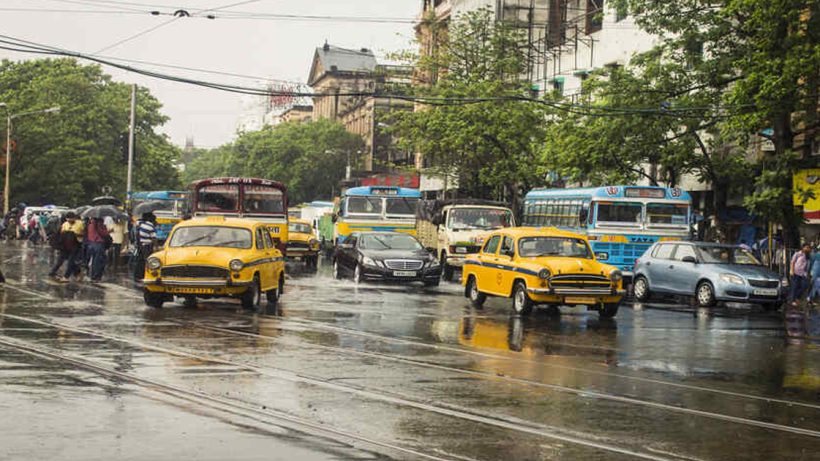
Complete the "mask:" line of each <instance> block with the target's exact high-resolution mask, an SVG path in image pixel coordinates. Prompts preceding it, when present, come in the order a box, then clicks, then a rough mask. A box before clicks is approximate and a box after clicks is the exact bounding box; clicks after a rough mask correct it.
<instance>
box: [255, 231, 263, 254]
mask: <svg viewBox="0 0 820 461" xmlns="http://www.w3.org/2000/svg"><path fill="white" fill-rule="evenodd" d="M256 249H257V250H264V249H265V237H262V228H261V227H259V228H257V229H256Z"/></svg>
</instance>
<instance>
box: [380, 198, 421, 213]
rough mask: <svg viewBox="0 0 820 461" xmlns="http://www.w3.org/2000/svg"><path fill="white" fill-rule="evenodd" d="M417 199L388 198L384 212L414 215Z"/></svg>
mask: <svg viewBox="0 0 820 461" xmlns="http://www.w3.org/2000/svg"><path fill="white" fill-rule="evenodd" d="M418 203H419V199H417V198H408V197H395V198H388V199H387V204H386V206H385V209H386V211H385V214H388V215H415V214H416V207H417V206H418Z"/></svg>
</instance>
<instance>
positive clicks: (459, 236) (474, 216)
mask: <svg viewBox="0 0 820 461" xmlns="http://www.w3.org/2000/svg"><path fill="white" fill-rule="evenodd" d="M464 202H466V203H464ZM512 226H515V220H514V218H513V213H512V210H510V209H509V208H507V207H504V206H500V205H498V204H495V203H494V202H480V201H476V200H465V201H461V202H460V201H457V200H455V201H453V200H451V201H440V200H435V201H425V202H423V203H422V204H420V205H419V212H418V216H417V219H416V231H417V235H418V237H419V240H420V241H421V242H422V244H424V246H425V247H430V248H435V249H436V253H437V254H438V258H439V262H440V263H441V267H442V276H443V278H444V280H447V281H449V280H452V279H453V274H454V272H455V270H456V269H459V268H461V267H462V266H464V258H465V257H466V256H467V255H469V254H474V253H477V252H478V251H479V250H480V249H481V245H482V244H483V242H484V238H485V236H486V235H487V234H488V233H490V232H492V231H494V230H498V229H501V228H505V227H512Z"/></svg>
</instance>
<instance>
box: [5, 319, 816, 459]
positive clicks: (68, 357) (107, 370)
mask: <svg viewBox="0 0 820 461" xmlns="http://www.w3.org/2000/svg"><path fill="white" fill-rule="evenodd" d="M0 316H2V317H5V318H8V319H13V320H17V321H21V322H28V323H31V324H35V325H39V326H48V327H51V328H54V329H58V330H62V331H64V332H67V333H73V334H80V335H87V336H94V337H97V338H100V339H106V340H108V341H114V342H119V343H122V344H126V345H129V346H132V347H136V348H140V349H143V350H151V351H154V352H158V353H163V354H167V355H173V356H177V357H184V358H189V359H195V360H199V361H202V362H211V363H214V364H220V365H227V366H231V367H235V368H237V369H244V370H246V371H251V372H254V373H257V374H259V375H261V376H266V377H269V378H273V379H280V380H286V381H290V382H295V383H303V384H309V385H314V386H318V387H322V388H325V389H330V390H335V391H338V392H345V393H348V394H351V395H355V396H357V397H361V398H365V399H370V400H376V401H381V402H383V403H386V404H390V405H394V406H400V407H401V406H403V407H408V408H413V409H416V410H421V411H426V412H431V413H436V414H438V415H441V416H445V417H452V418H457V419H461V420H465V421H468V422H471V423H476V424H481V425H486V426H491V427H495V428H497V429H504V430H510V431H514V432H519V433H522V434H527V435H533V436H539V437H544V438H547V439H552V440H554V441H558V442H564V443H569V444H573V445H578V446H583V447H585V448H588V449H595V450H600V451H606V452H610V453H616V454H620V455H625V456H630V457H633V458H636V459H646V460H653V461H676V460H681V459H687V458H685V457H681V456H675V457H663V456H658V455H655V454H652V453H648V452H641V451H635V450H632V449H629V448H624V447H621V446H617V445H614V444H612V443H608V442H604V441H598V440H595V439H591V438H584V437H581V436H580V435H572V434H568V433H567V432H569V431H566V430H561V429H560V428H554V427H550V426H546V425H542V424H538V423H533V422H530V421H525V420H520V419H518V418H512V417H505V416H502V415H493V414H486V413H485V414H481V413H478V412H474V411H471V410H468V409H465V408H461V407H458V406H454V405H449V404H442V403H441V402H434V401H426V402H425V401H418V400H411V399H410V398H406V397H402V396H400V395H398V394H395V393H386V392H383V391H373V390H369V389H366V388H364V387H359V386H352V385H348V384H338V383H335V382H331V381H330V380H326V379H321V378H315V377H311V376H307V375H305V374H301V373H295V372H292V371H290V370H285V369H281V368H276V367H260V366H256V365H252V364H248V363H244V362H237V361H232V360H225V359H221V358H219V357H212V356H208V355H202V354H197V353H192V352H188V351H184V350H179V349H170V348H167V347H164V346H157V345H152V344H147V343H144V342H141V341H136V340H132V339H128V338H122V337H118V336H115V335H111V334H108V333H105V332H96V331H94V330H88V329H85V328H78V327H72V326H67V325H61V324H59V323H56V322H49V321H44V320H37V319H31V318H27V317H23V316H17V315H12V314H0ZM0 345H4V346H6V347H9V348H13V349H15V350H18V351H20V352H25V353H29V354H31V355H36V356H41V357H50V358H52V359H56V360H59V361H63V362H66V363H70V364H72V365H74V366H76V367H79V368H83V369H86V370H89V371H93V372H95V373H99V374H101V375H104V376H109V377H116V378H118V379H124V380H126V381H128V382H133V383H135V384H141V385H149V386H158V387H159V388H160V389H162V390H171V391H172V395H173V393H177V394H183V395H184V396H187V397H191V396H193V397H197V398H204V399H206V400H208V401H209V402H218V403H220V404H229V406H230V404H231V403H237V405H239V407H241V408H243V409H246V410H248V409H250V410H254V411H258V409H257V408H256V407H253V406H248V405H247V404H244V403H241V402H234V400H233V399H225V398H222V397H215V396H211V395H209V394H204V393H202V392H198V391H190V390H186V389H183V388H180V387H178V386H174V385H171V384H167V383H162V382H160V381H157V380H153V379H148V378H143V377H139V376H135V375H134V374H133V373H126V372H121V371H117V370H114V369H113V368H111V367H107V366H105V365H101V364H99V363H95V362H93V361H91V360H89V359H87V358H84V357H80V356H77V355H76V354H70V353H67V352H64V351H60V350H57V349H53V348H48V347H44V346H38V345H36V344H32V343H30V342H28V341H21V340H17V339H13V338H9V337H7V336H3V335H0ZM263 413H265V414H269V415H272V416H276V417H278V415H279V414H280V413H281V415H283V416H284V417H285V418H291V419H286V420H287V421H292V422H295V423H298V424H302V423H304V422H308V423H310V426H307V427H310V428H313V429H317V430H323V431H325V432H329V433H332V434H337V435H343V436H344V437H351V438H354V437H355V438H356V440H360V441H363V442H366V443H369V444H376V445H378V446H381V447H384V448H390V449H397V448H401V449H402V450H401V451H403V452H406V453H412V454H414V455H422V454H423V453H420V452H415V451H412V450H410V451H408V449H407V448H405V447H397V446H395V445H392V444H390V443H388V442H383V441H374V440H373V439H370V438H367V437H363V436H360V435H356V434H352V433H348V432H344V431H340V430H336V429H332V428H331V429H328V428H324V427H323V426H322V425H321V424H319V423H314V422H310V421H307V420H302V419H301V418H298V417H293V416H291V415H287V414H285V413H282V412H277V411H275V410H269V411H263ZM817 436H818V437H820V433H818V434H817ZM424 457H425V458H426V459H446V458H439V457H435V456H430V455H426V454H424Z"/></svg>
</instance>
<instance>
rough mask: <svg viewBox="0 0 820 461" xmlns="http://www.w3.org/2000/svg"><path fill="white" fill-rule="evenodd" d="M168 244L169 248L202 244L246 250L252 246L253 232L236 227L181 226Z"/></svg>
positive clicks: (204, 245)
mask: <svg viewBox="0 0 820 461" xmlns="http://www.w3.org/2000/svg"><path fill="white" fill-rule="evenodd" d="M168 246H170V247H171V248H179V247H193V246H202V247H223V248H241V249H245V250H248V249H251V248H253V234H251V231H249V230H247V229H241V228H238V227H217V226H191V227H181V228H178V229H177V230H176V231H175V232H174V235H173V237H171V242H170V243H169V244H168Z"/></svg>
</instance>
